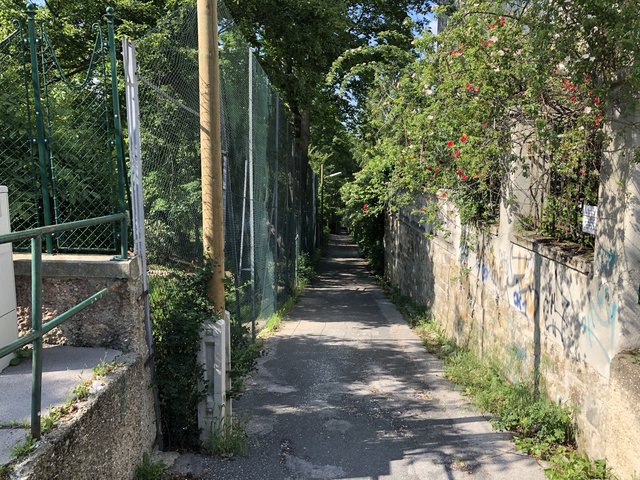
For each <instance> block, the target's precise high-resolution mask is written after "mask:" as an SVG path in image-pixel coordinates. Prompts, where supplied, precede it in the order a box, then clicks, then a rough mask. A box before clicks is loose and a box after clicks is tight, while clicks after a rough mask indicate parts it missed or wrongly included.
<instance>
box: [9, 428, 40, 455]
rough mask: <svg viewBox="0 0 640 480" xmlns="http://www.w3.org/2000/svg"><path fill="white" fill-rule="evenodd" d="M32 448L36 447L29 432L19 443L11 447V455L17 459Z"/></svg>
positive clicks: (28, 452) (27, 453)
mask: <svg viewBox="0 0 640 480" xmlns="http://www.w3.org/2000/svg"><path fill="white" fill-rule="evenodd" d="M34 448H36V441H35V440H34V439H33V437H32V436H31V434H28V435H27V436H26V437H25V439H24V442H20V443H19V444H17V445H16V446H14V447H12V448H11V456H12V457H13V458H17V459H20V458H22V457H26V456H27V455H29V454H30V453H31V452H32V451H33V449H34Z"/></svg>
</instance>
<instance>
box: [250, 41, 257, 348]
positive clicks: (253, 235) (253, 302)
mask: <svg viewBox="0 0 640 480" xmlns="http://www.w3.org/2000/svg"><path fill="white" fill-rule="evenodd" d="M253 193H254V187H253V52H252V51H251V47H249V252H250V257H249V266H250V268H251V338H253V340H254V341H255V339H256V233H255V220H256V219H255V211H254V204H253Z"/></svg>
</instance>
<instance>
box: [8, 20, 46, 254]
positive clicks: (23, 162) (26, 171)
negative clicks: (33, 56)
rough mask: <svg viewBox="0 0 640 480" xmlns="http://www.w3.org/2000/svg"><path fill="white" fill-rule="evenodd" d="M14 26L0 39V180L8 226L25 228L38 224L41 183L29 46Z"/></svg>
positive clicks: (21, 32) (40, 206) (18, 27)
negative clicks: (6, 200)
mask: <svg viewBox="0 0 640 480" xmlns="http://www.w3.org/2000/svg"><path fill="white" fill-rule="evenodd" d="M16 26H17V30H16V31H15V32H13V33H12V34H11V35H10V36H8V37H7V38H6V39H4V40H3V41H2V42H0V184H2V185H6V186H7V187H9V193H10V211H11V227H12V230H27V229H29V228H33V227H37V226H39V225H40V224H41V220H40V218H41V212H42V205H41V203H40V198H41V197H40V191H41V185H40V175H39V165H38V151H37V146H36V145H35V143H34V142H33V138H34V136H35V135H34V124H33V110H32V104H33V93H32V90H31V83H30V75H31V69H30V68H29V66H28V64H27V62H28V58H29V47H28V45H26V44H25V42H24V38H25V32H24V31H23V30H22V27H21V25H20V24H16ZM22 246H24V245H22Z"/></svg>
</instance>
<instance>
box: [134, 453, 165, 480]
mask: <svg viewBox="0 0 640 480" xmlns="http://www.w3.org/2000/svg"><path fill="white" fill-rule="evenodd" d="M166 468H167V466H166V465H165V464H164V462H163V461H162V460H158V461H157V462H154V461H153V460H152V459H151V455H149V454H148V453H147V452H144V453H143V454H142V463H141V464H140V465H138V466H137V467H136V471H135V473H134V478H135V480H161V479H162V477H163V475H164V471H165V470H166Z"/></svg>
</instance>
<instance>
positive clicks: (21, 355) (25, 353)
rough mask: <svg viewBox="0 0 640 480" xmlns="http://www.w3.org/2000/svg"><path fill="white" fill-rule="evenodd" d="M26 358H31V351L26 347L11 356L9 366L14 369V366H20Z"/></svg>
mask: <svg viewBox="0 0 640 480" xmlns="http://www.w3.org/2000/svg"><path fill="white" fill-rule="evenodd" d="M27 358H31V350H30V349H29V348H27V347H22V348H21V349H20V350H18V351H16V352H15V353H14V354H13V358H12V359H11V360H10V361H9V365H11V366H12V367H15V366H16V365H20V364H21V363H22V361H23V360H26V359H27Z"/></svg>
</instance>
